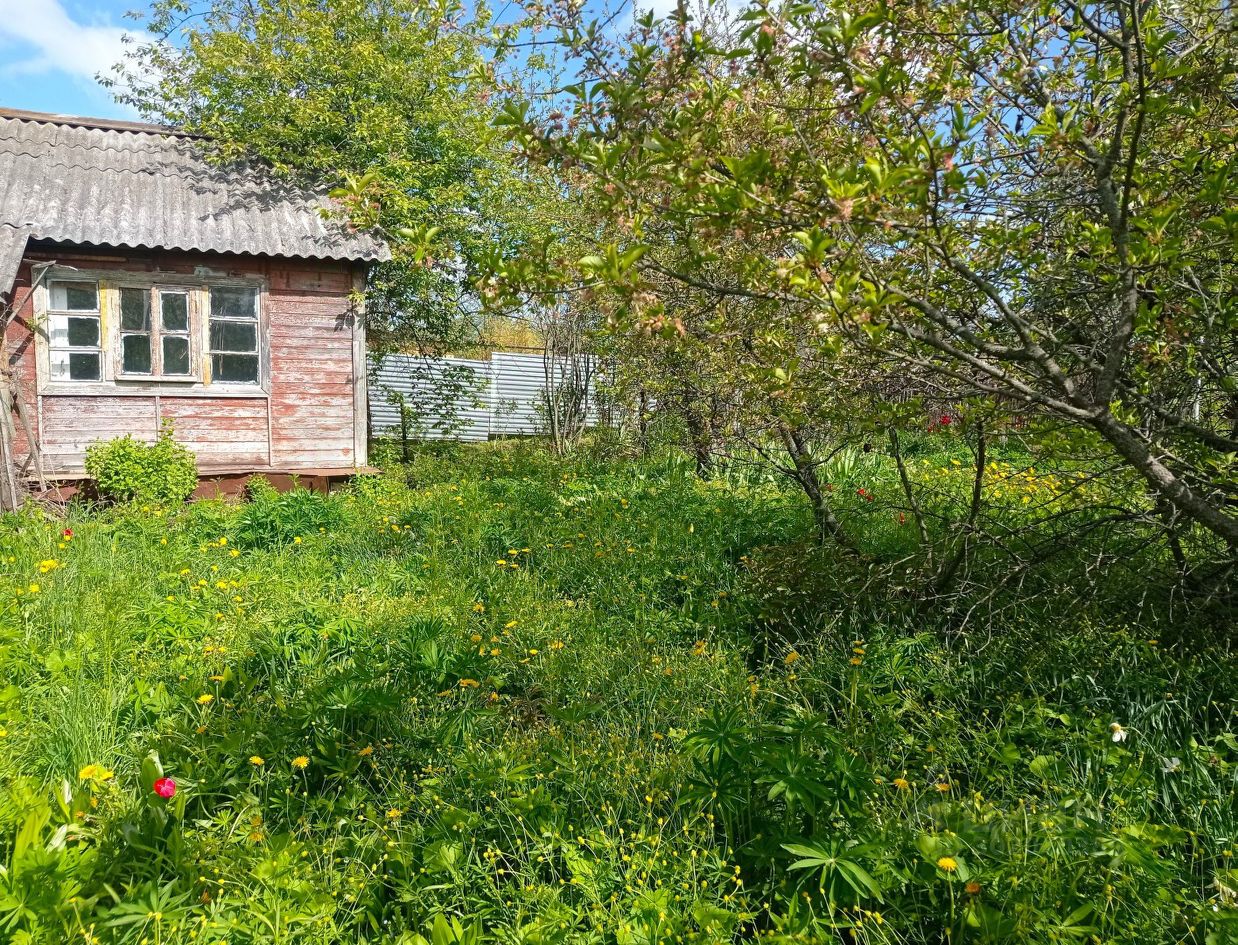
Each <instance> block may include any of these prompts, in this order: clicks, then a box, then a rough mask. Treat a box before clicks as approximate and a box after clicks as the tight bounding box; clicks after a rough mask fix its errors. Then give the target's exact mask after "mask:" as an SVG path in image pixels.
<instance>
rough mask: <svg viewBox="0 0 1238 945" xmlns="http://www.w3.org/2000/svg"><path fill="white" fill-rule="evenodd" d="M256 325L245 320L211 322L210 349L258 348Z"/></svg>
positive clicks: (250, 349) (244, 349) (249, 350)
mask: <svg viewBox="0 0 1238 945" xmlns="http://www.w3.org/2000/svg"><path fill="white" fill-rule="evenodd" d="M257 341H258V326H257V325H254V324H252V323H251V324H246V323H245V322H218V321H212V322H211V350H212V351H240V352H246V353H248V352H251V351H257V350H258V345H257Z"/></svg>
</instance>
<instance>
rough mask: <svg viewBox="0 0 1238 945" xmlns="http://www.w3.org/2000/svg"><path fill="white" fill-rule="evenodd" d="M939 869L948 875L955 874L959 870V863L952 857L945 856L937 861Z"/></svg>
mask: <svg viewBox="0 0 1238 945" xmlns="http://www.w3.org/2000/svg"><path fill="white" fill-rule="evenodd" d="M937 868H938V869H940V870H944V871H945V872H947V873H953V872H954V871H955V870H957V869H958V868H959V864H958V861H957V860H956V859H955V858H954V857H952V856H943V857H941V858H940V859H939V860H938V861H937Z"/></svg>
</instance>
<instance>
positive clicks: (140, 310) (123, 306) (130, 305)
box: [120, 289, 150, 331]
mask: <svg viewBox="0 0 1238 945" xmlns="http://www.w3.org/2000/svg"><path fill="white" fill-rule="evenodd" d="M149 309H150V292H149V291H147V290H146V289H121V290H120V330H121V331H149V330H150V311H149Z"/></svg>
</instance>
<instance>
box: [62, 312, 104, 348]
mask: <svg viewBox="0 0 1238 945" xmlns="http://www.w3.org/2000/svg"><path fill="white" fill-rule="evenodd" d="M67 321H68V323H69V326H68V327H69V330H68V332H67V333H66V337H65V341H66V342H67V343H68V344H70V345H72V346H73V347H74V348H97V347H99V319H97V318H87V317H84V316H82V315H78V316H69V318H68V319H67ZM58 340H59V339H57V338H56V333H55V332H54V331H53V334H52V343H53V344H55V343H56V342H57V341H58Z"/></svg>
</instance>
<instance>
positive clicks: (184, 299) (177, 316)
mask: <svg viewBox="0 0 1238 945" xmlns="http://www.w3.org/2000/svg"><path fill="white" fill-rule="evenodd" d="M159 307H160V309H161V310H162V311H161V314H162V317H163V330H164V331H188V330H189V296H187V295H185V293H183V292H161V293H160V294H159Z"/></svg>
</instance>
